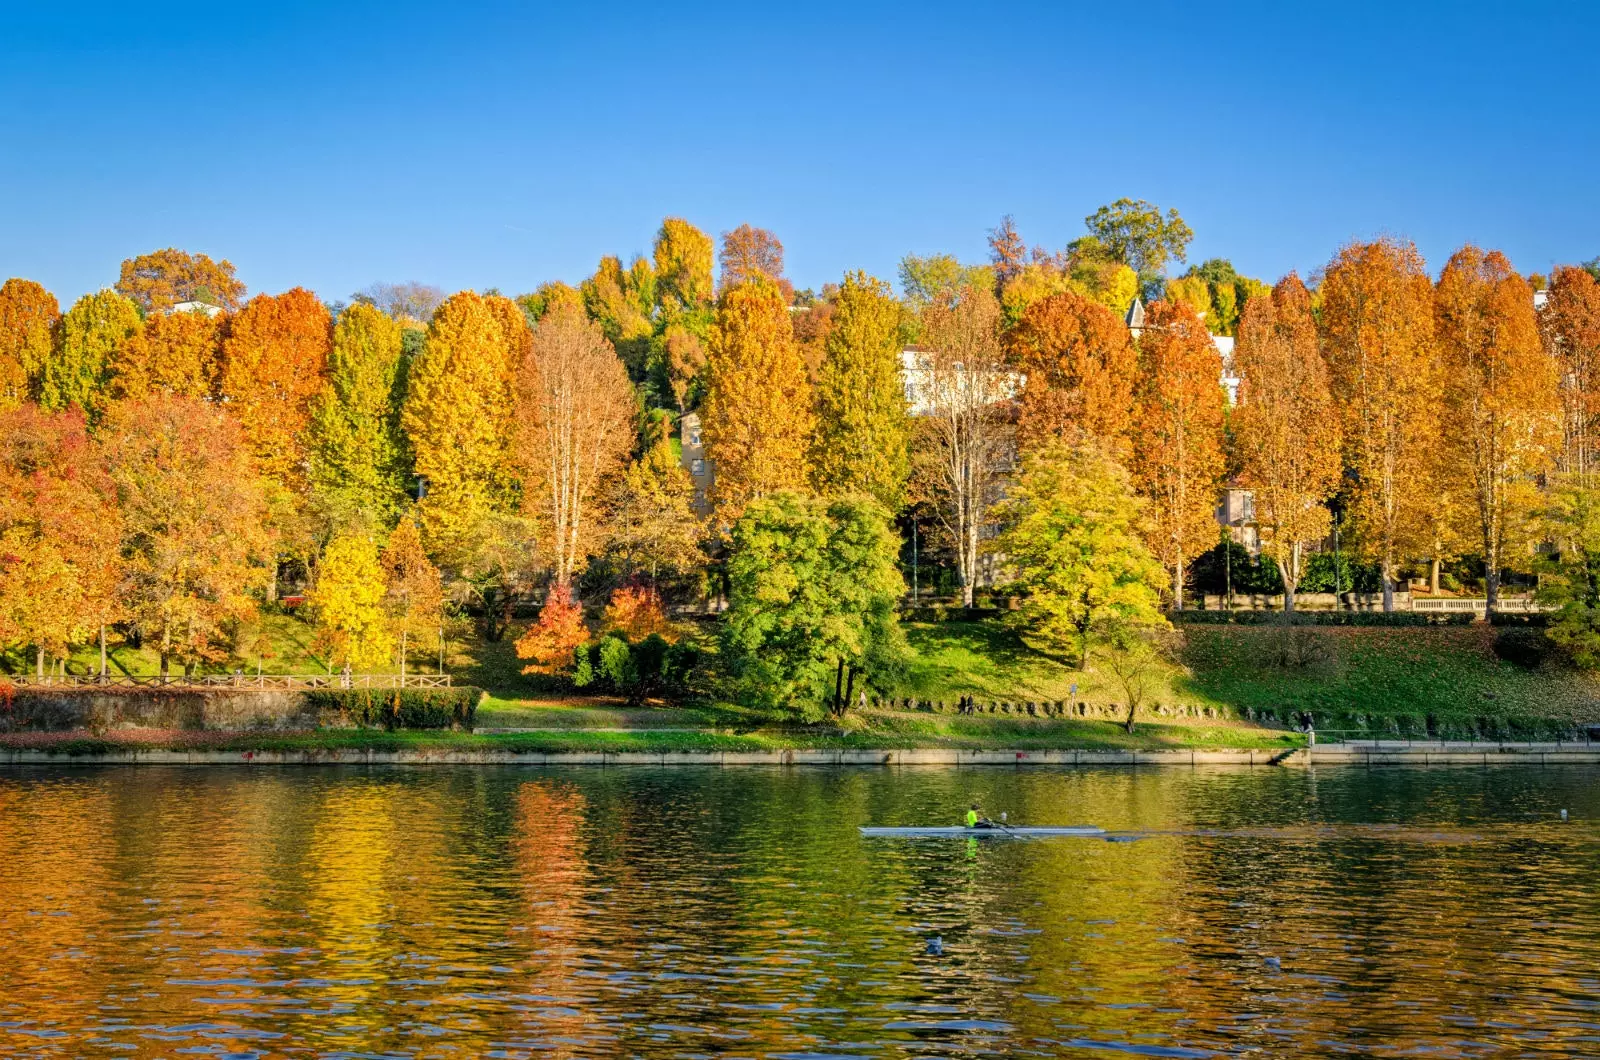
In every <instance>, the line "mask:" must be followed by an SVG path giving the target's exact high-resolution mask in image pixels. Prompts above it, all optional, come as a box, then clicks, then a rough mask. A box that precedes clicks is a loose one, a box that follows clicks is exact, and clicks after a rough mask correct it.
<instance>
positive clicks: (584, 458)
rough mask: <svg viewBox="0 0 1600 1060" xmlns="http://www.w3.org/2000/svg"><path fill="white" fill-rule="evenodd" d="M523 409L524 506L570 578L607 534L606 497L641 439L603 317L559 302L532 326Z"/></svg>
mask: <svg viewBox="0 0 1600 1060" xmlns="http://www.w3.org/2000/svg"><path fill="white" fill-rule="evenodd" d="M516 408H517V422H518V430H517V435H516V442H515V445H516V456H515V463H516V465H517V468H518V469H519V472H520V474H521V476H522V500H523V505H524V507H525V508H526V510H527V512H528V515H529V516H530V517H531V518H532V519H533V520H534V523H535V525H536V526H537V527H538V528H539V533H538V539H539V541H540V543H541V545H542V546H543V549H544V552H545V559H546V560H547V561H548V563H549V565H550V569H551V571H552V573H553V574H554V576H555V580H556V582H557V584H565V583H567V582H569V581H570V580H571V579H572V576H573V575H574V574H576V573H577V572H579V571H580V570H582V569H583V567H584V565H585V564H586V563H587V562H588V559H589V557H590V556H591V555H593V554H594V553H595V552H596V551H598V550H599V548H600V546H601V545H602V543H603V542H604V536H603V534H604V527H603V526H602V525H601V521H600V512H599V504H598V500H599V498H600V497H601V496H602V493H601V487H602V486H603V484H604V483H605V482H606V480H607V479H609V478H611V477H612V476H614V475H616V474H617V473H618V472H619V471H620V470H621V468H622V465H623V462H624V461H625V460H626V459H627V456H628V452H629V451H630V450H631V449H632V448H633V429H632V428H633V419H634V415H635V412H636V410H637V403H636V401H635V400H634V396H633V387H632V386H631V385H629V383H628V374H627V371H626V370H625V369H624V368H623V367H622V362H621V361H620V360H619V359H618V358H617V352H616V350H615V349H614V348H613V347H612V345H611V343H610V342H609V341H607V339H606V336H605V334H604V333H603V332H602V331H601V330H600V327H599V325H598V324H595V323H594V322H592V321H590V320H587V319H585V318H584V316H583V314H581V313H579V312H577V311H575V310H573V309H571V308H565V307H563V308H557V309H555V310H553V311H551V312H550V313H547V314H546V315H545V317H544V319H542V320H541V321H539V327H538V328H537V329H536V330H535V331H534V333H533V343H532V346H531V347H530V349H529V352H528V354H527V356H525V357H524V359H523V362H522V365H521V370H520V371H519V372H518V375H517V385H516Z"/></svg>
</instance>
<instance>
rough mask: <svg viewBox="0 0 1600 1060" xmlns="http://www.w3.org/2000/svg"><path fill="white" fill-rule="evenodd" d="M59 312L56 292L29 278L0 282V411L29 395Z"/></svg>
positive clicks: (48, 354) (25, 398) (46, 356)
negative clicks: (0, 283) (2, 283)
mask: <svg viewBox="0 0 1600 1060" xmlns="http://www.w3.org/2000/svg"><path fill="white" fill-rule="evenodd" d="M60 316H61V306H60V305H59V304H58V303H57V302H56V296H55V295H53V294H51V293H50V292H49V291H47V290H45V289H44V288H43V287H41V286H39V285H38V284H36V283H34V282H33V281H32V280H21V279H17V278H15V277H13V278H12V279H9V280H7V281H6V282H5V284H4V285H3V286H0V412H4V411H6V410H7V409H14V408H16V407H17V406H18V405H20V404H22V403H23V402H24V401H27V400H28V399H29V398H30V397H32V396H33V392H32V386H33V383H34V381H36V380H37V379H38V377H39V373H40V372H41V371H42V370H43V368H44V365H45V362H46V361H47V360H49V358H50V343H51V338H50V335H51V331H52V330H53V329H54V328H55V326H56V321H57V320H58V319H59V318H60Z"/></svg>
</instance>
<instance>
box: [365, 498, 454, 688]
mask: <svg viewBox="0 0 1600 1060" xmlns="http://www.w3.org/2000/svg"><path fill="white" fill-rule="evenodd" d="M379 563H380V564H381V565H382V568H383V582H384V594H385V595H384V610H385V612H386V613H387V615H388V617H389V628H390V630H391V632H392V633H393V634H394V635H395V636H396V638H397V639H398V640H399V648H400V653H399V654H400V672H401V673H402V674H403V673H405V672H406V661H407V658H408V656H409V655H410V652H411V648H412V646H413V644H415V645H416V646H417V647H420V648H427V647H433V648H437V647H439V646H440V645H439V643H438V642H439V639H440V637H441V635H442V633H441V629H442V626H443V624H444V603H445V600H444V583H443V580H442V579H441V578H440V577H439V569H438V568H437V567H435V566H434V565H433V563H432V561H431V560H429V559H428V554H427V553H426V552H424V551H423V549H422V532H421V530H420V529H419V528H418V526H417V521H416V519H415V517H414V515H413V513H411V512H407V513H406V514H405V515H403V516H401V518H400V522H399V523H398V525H396V526H395V528H394V532H393V533H391V534H390V535H389V541H388V543H387V544H386V545H385V546H384V548H383V555H382V556H381V557H379Z"/></svg>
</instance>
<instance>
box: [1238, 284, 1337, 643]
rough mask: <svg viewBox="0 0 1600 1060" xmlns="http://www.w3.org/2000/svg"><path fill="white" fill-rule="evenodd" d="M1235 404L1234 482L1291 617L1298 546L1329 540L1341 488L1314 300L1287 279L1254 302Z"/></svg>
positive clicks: (1300, 555) (1243, 329) (1244, 324)
mask: <svg viewBox="0 0 1600 1060" xmlns="http://www.w3.org/2000/svg"><path fill="white" fill-rule="evenodd" d="M1233 368H1234V371H1235V372H1237V373H1238V374H1239V377H1240V383H1239V407H1238V409H1237V410H1236V411H1235V413H1234V415H1233V419H1232V424H1231V426H1232V428H1233V437H1234V444H1235V447H1236V451H1237V453H1238V455H1239V460H1240V465H1241V470H1240V479H1241V481H1242V483H1243V484H1244V485H1245V486H1248V487H1249V488H1250V489H1251V490H1252V492H1253V494H1254V500H1255V518H1256V525H1257V527H1258V528H1259V530H1260V533H1261V542H1262V548H1263V550H1264V551H1265V552H1266V553H1267V554H1268V555H1270V556H1271V557H1272V558H1273V560H1275V561H1276V562H1277V565H1278V571H1279V573H1280V574H1281V575H1282V577H1283V609H1284V611H1285V612H1292V611H1293V610H1294V594H1295V589H1296V587H1297V586H1298V585H1299V583H1300V575H1301V573H1302V571H1303V567H1304V564H1303V560H1304V553H1305V549H1306V547H1307V546H1308V545H1313V544H1315V543H1316V542H1318V541H1320V540H1322V539H1323V538H1324V537H1326V536H1327V534H1328V531H1329V529H1330V527H1331V523H1332V519H1331V516H1330V514H1329V511H1328V507H1327V503H1326V502H1327V500H1328V498H1329V497H1331V496H1332V495H1333V493H1334V491H1335V490H1336V489H1337V488H1338V486H1339V471H1340V463H1339V442H1340V438H1339V420H1338V417H1337V416H1336V415H1335V410H1334V408H1333V402H1332V398H1331V397H1330V395H1329V390H1328V371H1327V367H1326V365H1324V364H1323V360H1322V353H1321V351H1320V350H1319V349H1318V347H1317V324H1316V321H1315V320H1314V319H1312V316H1311V294H1310V292H1309V291H1307V290H1306V288H1305V285H1304V284H1303V283H1301V282H1300V278H1299V277H1298V276H1296V275H1295V274H1294V273H1292V272H1291V273H1290V274H1289V275H1288V276H1285V277H1284V278H1283V279H1282V280H1280V281H1278V285H1277V286H1276V287H1274V288H1273V289H1272V297H1271V298H1258V299H1254V300H1253V301H1251V303H1250V305H1249V306H1248V307H1246V309H1245V312H1244V319H1243V320H1242V321H1241V322H1240V325H1239V343H1238V346H1237V348H1236V349H1235V350H1234V354H1233Z"/></svg>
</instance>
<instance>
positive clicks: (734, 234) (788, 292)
mask: <svg viewBox="0 0 1600 1060" xmlns="http://www.w3.org/2000/svg"><path fill="white" fill-rule="evenodd" d="M721 265H722V280H721V283H720V285H719V286H718V290H719V291H727V290H730V289H731V288H734V287H738V286H740V285H741V284H746V283H750V282H751V281H753V280H757V279H765V280H767V281H768V282H769V283H771V284H773V285H774V286H775V287H776V288H777V289H778V290H779V291H780V292H781V293H782V294H783V301H784V304H785V305H788V304H789V298H790V296H792V295H793V294H794V288H793V287H792V286H791V285H790V284H789V281H788V280H786V279H784V278H783V244H782V243H780V242H778V237H777V236H775V235H773V234H772V233H771V232H769V231H767V230H766V229H765V228H753V227H751V226H750V225H747V224H744V225H740V226H739V227H738V228H735V229H734V230H733V231H731V232H724V233H722V261H721Z"/></svg>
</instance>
